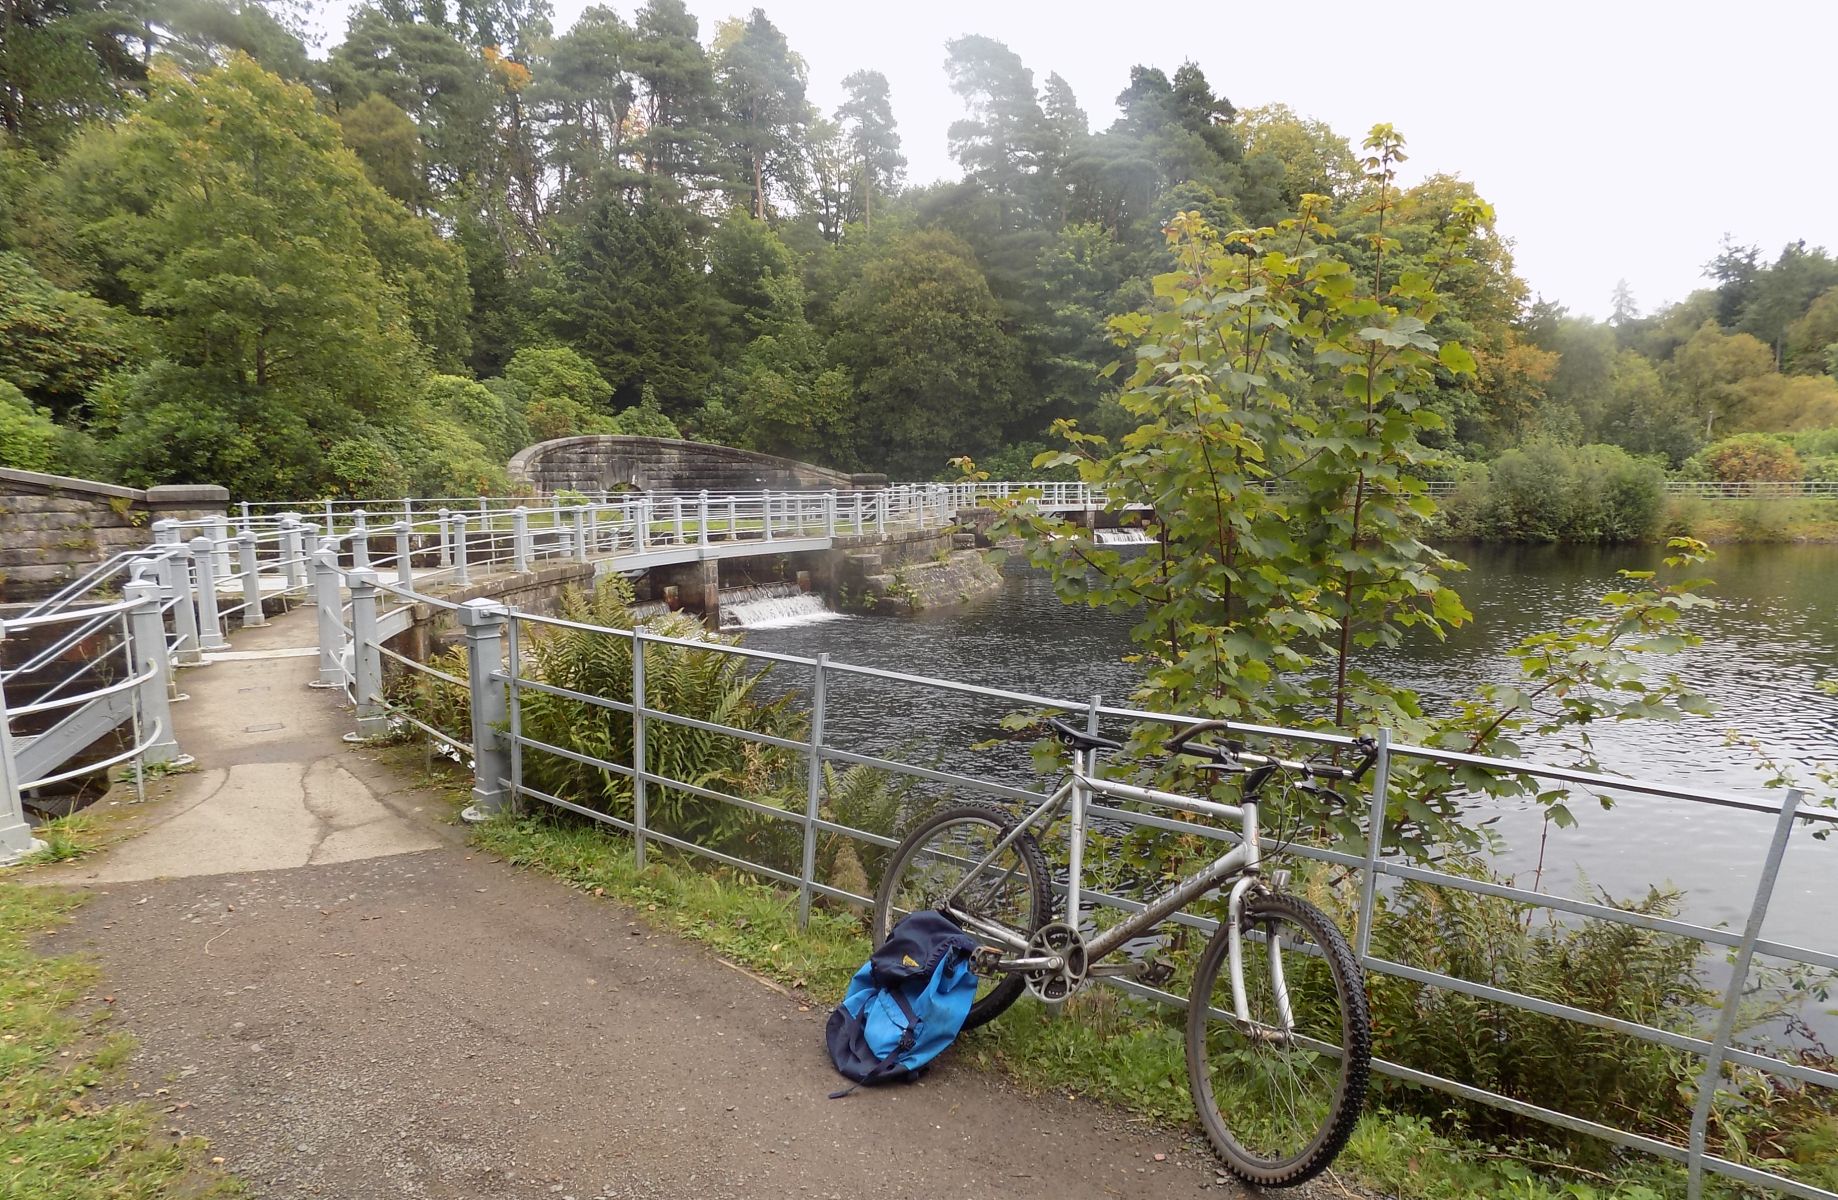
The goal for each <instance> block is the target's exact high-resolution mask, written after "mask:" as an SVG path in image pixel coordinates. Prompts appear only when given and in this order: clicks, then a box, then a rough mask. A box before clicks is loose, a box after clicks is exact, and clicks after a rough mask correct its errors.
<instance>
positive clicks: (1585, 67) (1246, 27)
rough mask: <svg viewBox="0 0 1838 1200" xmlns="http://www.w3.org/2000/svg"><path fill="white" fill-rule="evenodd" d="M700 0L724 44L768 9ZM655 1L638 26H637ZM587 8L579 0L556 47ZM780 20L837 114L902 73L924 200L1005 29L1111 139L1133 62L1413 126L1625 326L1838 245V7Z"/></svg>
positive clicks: (1549, 284) (1524, 249)
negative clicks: (966, 51)
mask: <svg viewBox="0 0 1838 1200" xmlns="http://www.w3.org/2000/svg"><path fill="white" fill-rule="evenodd" d="M687 2H688V5H689V8H690V9H691V11H693V12H694V13H696V15H697V16H698V17H699V18H700V19H701V22H702V37H703V41H704V43H705V44H706V42H707V41H708V39H709V37H710V35H711V34H712V32H713V29H714V25H715V23H716V22H717V21H719V20H720V19H722V18H724V17H729V16H736V15H742V14H744V12H745V11H746V10H747V9H748V8H750V7H752V5H751V4H750V3H748V2H747V0H687ZM637 4H638V0H615V2H614V7H615V8H617V9H618V11H619V12H620V13H621V14H622V15H624V16H626V17H627V18H628V19H629V18H630V17H631V16H632V14H633V12H634V11H635V10H636V7H637ZM584 6H585V3H584V0H556V13H555V26H556V28H557V29H558V30H560V29H566V28H567V27H568V25H569V24H571V23H572V22H573V20H574V18H575V17H576V16H577V15H578V14H579V12H580V10H581V9H582V8H583V7H584ZM760 7H763V8H764V9H765V10H766V14H767V16H769V17H770V18H771V19H772V20H773V22H774V23H775V24H777V25H778V26H779V28H780V29H782V30H784V32H785V35H786V37H787V38H788V39H789V41H790V42H791V46H792V49H794V50H796V51H797V52H798V53H800V54H802V55H803V56H804V58H805V61H806V62H807V63H809V65H810V80H811V99H812V101H813V102H814V103H815V104H817V105H818V106H819V107H820V108H822V109H823V110H824V111H825V112H829V111H832V110H834V108H835V107H836V105H837V104H838V103H839V102H840V100H841V86H840V84H841V80H842V78H843V76H845V75H847V74H848V73H849V72H851V71H854V70H857V69H860V68H864V67H867V68H874V69H876V70H879V71H881V72H883V73H884V74H885V75H886V76H887V78H888V81H889V83H890V84H891V85H892V90H893V103H894V115H895V117H896V118H897V119H898V121H899V125H900V133H901V136H902V138H903V139H904V143H905V152H906V156H907V159H908V160H909V163H910V166H909V168H908V171H909V175H910V177H911V179H913V180H914V181H920V182H923V181H928V180H931V179H934V178H938V177H940V176H950V177H955V176H956V175H957V170H956V164H955V163H954V162H952V160H951V158H950V156H949V154H948V153H947V152H946V148H945V130H946V128H947V127H948V126H949V125H950V123H951V122H952V121H953V120H955V119H956V118H957V117H958V116H960V115H962V105H961V104H960V102H959V101H958V99H957V97H956V96H954V95H952V94H951V91H950V89H949V87H948V86H947V85H946V81H945V74H944V53H945V52H944V43H945V41H946V40H947V39H949V38H951V37H954V36H956V35H958V34H961V33H981V34H985V35H987V36H989V37H993V38H996V39H998V40H1000V41H1002V42H1005V43H1007V44H1008V46H1009V47H1010V48H1012V49H1013V50H1014V51H1015V52H1016V53H1017V54H1019V55H1020V56H1021V59H1022V61H1023V62H1025V63H1026V64H1027V65H1028V67H1029V68H1031V69H1032V70H1033V72H1034V78H1035V83H1036V85H1037V86H1038V85H1040V84H1042V83H1044V82H1045V80H1046V77H1047V74H1048V72H1050V71H1057V72H1059V73H1060V74H1061V75H1062V76H1064V77H1065V78H1066V80H1067V81H1068V82H1069V83H1071V85H1072V87H1073V90H1074V91H1075V92H1076V93H1077V94H1078V97H1079V102H1080V104H1081V105H1082V106H1083V107H1084V109H1085V111H1086V112H1087V113H1088V114H1089V115H1090V117H1091V120H1092V124H1093V126H1094V127H1095V128H1098V129H1102V128H1104V127H1105V126H1107V125H1108V124H1109V123H1110V122H1111V120H1112V119H1114V117H1115V116H1116V107H1115V105H1114V103H1113V101H1114V99H1115V97H1116V95H1117V93H1118V92H1120V91H1121V90H1122V89H1123V87H1124V85H1125V84H1126V83H1127V82H1128V79H1129V69H1130V66H1131V65H1132V64H1135V63H1148V64H1152V65H1155V66H1159V67H1161V68H1163V69H1164V70H1166V71H1169V72H1172V71H1173V69H1174V68H1175V67H1177V66H1179V65H1180V63H1181V62H1182V61H1183V60H1184V59H1192V60H1193V61H1195V62H1197V63H1198V64H1199V65H1200V66H1201V68H1202V69H1204V70H1205V72H1206V77H1207V79H1208V80H1210V81H1211V82H1212V84H1213V86H1214V89H1215V90H1216V91H1219V92H1222V93H1223V94H1224V95H1225V96H1226V97H1227V98H1229V99H1230V100H1231V101H1232V103H1233V104H1235V105H1238V106H1239V107H1241V108H1243V107H1250V106H1253V105H1259V104H1269V103H1273V102H1281V103H1285V104H1288V105H1289V106H1290V107H1291V108H1293V109H1295V110H1296V111H1297V112H1299V113H1302V114H1304V115H1306V116H1313V117H1318V118H1320V119H1322V120H1325V121H1327V122H1328V123H1329V124H1330V125H1332V126H1333V127H1334V128H1335V130H1337V131H1338V132H1340V133H1341V134H1342V135H1344V136H1346V137H1347V138H1349V139H1350V140H1351V141H1352V142H1353V143H1354V144H1355V146H1357V144H1358V142H1359V139H1360V138H1361V136H1363V134H1364V133H1365V131H1366V130H1367V129H1368V128H1370V127H1371V126H1372V125H1373V124H1374V123H1376V122H1379V121H1389V122H1391V123H1392V124H1393V125H1395V126H1397V127H1398V129H1399V130H1401V131H1402V132H1403V133H1404V134H1405V136H1406V137H1407V138H1408V139H1409V142H1410V146H1409V153H1410V155H1411V161H1410V163H1409V164H1407V167H1406V171H1407V172H1409V173H1410V174H1409V176H1408V178H1411V179H1416V178H1421V177H1422V176H1423V175H1427V174H1432V173H1437V172H1446V173H1449V174H1455V175H1459V176H1461V177H1462V178H1464V179H1468V180H1471V181H1472V182H1473V183H1474V184H1475V185H1476V186H1477V187H1478V188H1479V190H1480V193H1481V195H1482V196H1484V197H1486V198H1487V199H1488V200H1490V201H1491V202H1492V203H1493V204H1494V206H1495V208H1496V209H1497V210H1498V212H1499V223H1500V228H1501V230H1502V231H1503V232H1504V233H1505V235H1506V236H1507V237H1509V238H1511V239H1512V240H1513V242H1514V244H1515V253H1516V256H1517V260H1518V266H1519V271H1520V273H1521V274H1522V275H1523V276H1524V277H1525V278H1526V279H1527V280H1528V281H1529V282H1530V284H1531V287H1532V289H1533V290H1534V291H1535V292H1538V293H1542V294H1543V295H1544V296H1545V297H1546V298H1548V299H1553V300H1557V301H1558V302H1560V303H1562V304H1565V305H1567V306H1569V307H1570V308H1571V309H1572V310H1574V311H1577V312H1581V313H1589V314H1593V315H1596V316H1605V315H1607V312H1608V309H1609V296H1610V293H1611V292H1612V291H1613V289H1614V285H1615V281H1616V280H1617V279H1622V278H1625V279H1627V281H1628V282H1629V284H1630V285H1631V286H1632V288H1633V291H1634V296H1635V299H1636V300H1637V301H1638V302H1639V304H1640V305H1641V307H1642V309H1643V310H1649V311H1650V310H1651V309H1653V308H1655V307H1658V306H1659V305H1661V304H1663V303H1665V302H1667V301H1671V300H1678V299H1681V298H1683V297H1684V296H1685V295H1686V294H1687V293H1688V292H1690V291H1691V290H1692V289H1693V288H1695V287H1698V286H1701V279H1700V271H1701V268H1702V266H1703V264H1704V263H1705V262H1706V261H1707V260H1708V259H1709V258H1710V257H1711V256H1712V255H1713V254H1715V253H1716V249H1717V243H1718V240H1719V239H1720V238H1721V237H1722V235H1723V234H1724V233H1725V232H1728V233H1730V234H1731V235H1733V236H1734V237H1735V238H1736V239H1737V240H1738V241H1740V242H1744V243H1749V242H1753V243H1758V244H1760V245H1761V247H1762V249H1763V252H1764V255H1765V256H1766V257H1767V258H1769V259H1772V258H1773V257H1774V255H1776V254H1777V253H1778V252H1779V250H1780V247H1781V246H1782V245H1783V244H1784V243H1785V242H1787V241H1788V240H1790V239H1794V238H1804V239H1805V240H1806V241H1807V242H1808V244H1810V245H1825V246H1827V247H1830V248H1833V249H1838V121H1835V120H1834V118H1835V117H1838V100H1835V98H1834V92H1835V89H1834V79H1835V77H1838V76H1835V73H1834V69H1833V61H1834V60H1833V57H1832V56H1833V53H1834V49H1835V48H1838V0H1798V2H1797V3H1796V2H1793V0H1741V2H1731V0H1723V2H1722V3H1717V4H1712V3H1705V2H1701V0H1671V2H1632V0H1594V2H1593V3H1574V2H1571V0H1516V2H1514V3H1510V4H1500V3H1495V2H1493V0H1469V3H1466V4H1461V3H1454V4H1422V5H1416V4H1412V5H1395V4H1379V3H1373V2H1372V0H1365V2H1363V3H1358V4H1354V3H1342V2H1340V0H1314V2H1312V3H1305V4H1293V3H1275V2H1270V3H1264V4H1257V5H1246V4H1233V3H1228V2H1223V0H1197V2H1189V3H1179V2H1176V3H1153V4H1143V3H1133V2H1131V0H1106V2H1103V3H1091V2H1087V0H1058V2H1056V3H1045V2H1039V0H981V2H980V3H972V2H968V0H907V2H903V3H899V4H887V3H861V2H859V0H857V2H855V3H839V2H836V0H761V4H760ZM1369 31H1380V32H1369Z"/></svg>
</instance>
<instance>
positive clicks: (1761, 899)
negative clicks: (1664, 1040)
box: [1685, 788, 1802, 1200]
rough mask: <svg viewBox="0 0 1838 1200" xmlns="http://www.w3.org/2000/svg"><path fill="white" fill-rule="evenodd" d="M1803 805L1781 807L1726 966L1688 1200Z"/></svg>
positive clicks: (1700, 1188)
mask: <svg viewBox="0 0 1838 1200" xmlns="http://www.w3.org/2000/svg"><path fill="white" fill-rule="evenodd" d="M1801 799H1802V793H1801V792H1800V789H1798V788H1793V789H1792V790H1790V791H1789V792H1788V793H1787V798H1786V799H1785V800H1784V801H1782V803H1781V815H1780V819H1779V820H1777V821H1775V823H1774V840H1773V841H1771V842H1769V843H1768V855H1767V857H1766V858H1765V859H1763V860H1762V865H1761V879H1760V880H1759V881H1758V882H1757V883H1756V884H1755V903H1754V904H1752V905H1750V906H1749V918H1748V920H1747V921H1746V922H1745V923H1744V924H1743V927H1742V944H1741V945H1740V946H1739V947H1737V950H1736V961H1735V962H1734V963H1732V964H1731V966H1730V981H1729V987H1728V988H1726V989H1725V990H1724V993H1723V1009H1722V1011H1721V1012H1720V1013H1718V1015H1717V1031H1716V1034H1715V1036H1713V1037H1712V1038H1711V1040H1710V1041H1711V1049H1710V1052H1709V1053H1708V1054H1706V1055H1705V1056H1704V1073H1703V1074H1702V1075H1700V1076H1699V1077H1698V1096H1697V1102H1696V1103H1695V1104H1693V1105H1692V1108H1691V1137H1690V1140H1689V1142H1688V1143H1687V1147H1686V1157H1685V1169H1686V1172H1687V1173H1686V1176H1685V1195H1686V1197H1687V1200H1698V1198H1699V1197H1700V1196H1702V1195H1703V1194H1704V1135H1705V1131H1706V1130H1707V1129H1709V1127H1710V1110H1711V1108H1712V1106H1713V1105H1714V1104H1715V1103H1716V1098H1717V1084H1718V1083H1719V1082H1720V1081H1721V1080H1722V1078H1723V1058H1724V1055H1725V1054H1726V1053H1727V1052H1728V1050H1729V1045H1730V1038H1731V1037H1732V1036H1733V1035H1734V1034H1735V1032H1736V1015H1737V1014H1736V1009H1737V1007H1738V1006H1739V1005H1740V1004H1741V1002H1742V989H1743V987H1744V985H1745V984H1747V982H1748V977H1749V961H1750V960H1751V959H1753V958H1754V957H1755V942H1756V940H1757V939H1758V938H1760V937H1761V927H1762V923H1763V922H1764V921H1765V920H1766V919H1767V916H1768V902H1769V901H1770V900H1771V899H1772V898H1773V896H1774V881H1775V880H1776V879H1777V878H1778V877H1779V876H1780V873H1781V859H1782V858H1783V857H1785V855H1786V853H1787V840H1788V838H1789V837H1790V836H1791V835H1792V833H1793V819H1794V814H1795V813H1796V812H1797V811H1798V810H1799V807H1800V800H1801Z"/></svg>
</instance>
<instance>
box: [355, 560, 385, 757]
mask: <svg viewBox="0 0 1838 1200" xmlns="http://www.w3.org/2000/svg"><path fill="white" fill-rule="evenodd" d="M348 584H349V586H350V589H351V679H352V694H351V700H352V703H353V704H355V705H356V707H357V731H356V732H355V733H347V734H346V735H345V740H346V741H348V742H361V741H363V740H365V739H366V738H373V737H376V736H378V735H379V734H382V733H383V732H385V731H386V730H387V728H388V725H387V723H386V722H385V721H384V719H383V655H382V654H381V653H380V652H379V651H378V650H377V645H378V642H377V575H376V572H375V571H370V570H366V569H364V568H361V567H360V568H357V569H355V570H353V571H352V572H351V575H350V578H349V580H348Z"/></svg>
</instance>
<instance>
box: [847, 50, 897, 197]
mask: <svg viewBox="0 0 1838 1200" xmlns="http://www.w3.org/2000/svg"><path fill="white" fill-rule="evenodd" d="M842 87H843V91H844V92H846V93H848V99H847V100H845V101H843V103H842V105H841V106H840V107H839V108H837V110H836V120H837V121H838V122H840V123H841V125H842V132H843V137H844V139H845V141H846V143H847V145H848V148H849V158H850V170H849V174H848V178H849V179H850V181H851V186H850V188H849V206H848V210H847V217H846V218H845V219H847V220H854V219H855V218H856V217H857V216H859V217H860V218H861V222H862V227H863V228H864V229H867V230H870V231H872V230H873V229H874V198H875V196H877V195H881V196H887V195H891V194H892V193H893V192H895V191H896V190H898V188H899V186H900V181H901V179H902V177H903V176H904V175H905V174H906V156H905V155H903V154H901V153H900V134H899V131H898V130H897V129H896V128H895V125H894V119H893V101H892V98H891V95H890V92H889V90H888V87H887V76H885V75H883V74H881V73H880V72H879V71H856V72H855V73H853V74H851V75H849V76H847V77H845V78H844V79H843V81H842Z"/></svg>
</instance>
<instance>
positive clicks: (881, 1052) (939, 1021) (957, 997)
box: [824, 912, 977, 1100]
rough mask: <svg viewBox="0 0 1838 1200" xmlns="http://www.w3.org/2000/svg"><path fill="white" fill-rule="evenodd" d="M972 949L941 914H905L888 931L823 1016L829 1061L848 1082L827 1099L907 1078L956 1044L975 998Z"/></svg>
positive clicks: (961, 932) (960, 930)
mask: <svg viewBox="0 0 1838 1200" xmlns="http://www.w3.org/2000/svg"><path fill="white" fill-rule="evenodd" d="M976 946H977V944H976V942H975V940H973V939H972V938H970V937H969V936H968V935H967V934H965V933H964V931H963V930H962V929H959V928H958V927H957V924H956V923H955V922H954V921H952V920H951V919H950V918H949V917H946V916H944V915H943V914H942V913H936V912H916V913H913V914H912V915H910V916H908V917H906V918H905V919H903V920H902V921H900V923H899V924H897V925H895V926H894V927H893V929H892V930H891V931H889V933H888V935H887V941H886V942H885V943H883V944H882V946H881V948H880V949H879V950H876V951H875V952H874V954H873V955H871V956H870V957H869V959H868V961H867V962H865V963H863V964H862V967H861V970H859V971H857V972H856V973H855V977H854V978H853V979H851V980H849V992H848V994H847V995H846V996H844V997H843V1000H842V1003H841V1004H840V1005H839V1006H837V1009H836V1011H835V1012H833V1013H831V1014H830V1023H829V1028H828V1029H827V1031H826V1032H825V1035H824V1036H825V1040H826V1041H827V1042H828V1043H829V1047H830V1058H831V1060H832V1061H834V1062H835V1064H836V1069H837V1070H838V1071H841V1072H842V1073H843V1074H844V1075H846V1076H848V1077H849V1078H850V1079H853V1080H854V1081H855V1082H854V1083H853V1084H850V1085H849V1086H848V1087H846V1088H844V1089H843V1090H841V1091H840V1092H832V1093H830V1099H832V1100H835V1099H838V1098H839V1097H842V1096H846V1095H848V1094H849V1093H850V1092H852V1091H854V1090H855V1089H856V1087H858V1086H859V1085H861V1084H864V1083H865V1084H870V1085H873V1084H880V1083H892V1082H894V1081H895V1080H901V1079H911V1078H912V1077H913V1076H915V1075H917V1074H918V1073H919V1072H920V1071H921V1070H922V1069H923V1068H924V1067H925V1065H926V1064H927V1063H929V1062H931V1061H932V1060H933V1059H934V1058H936V1057H938V1054H939V1052H940V1051H942V1050H943V1049H944V1048H945V1047H946V1046H949V1045H950V1044H951V1043H952V1042H953V1041H955V1040H956V1038H957V1035H958V1033H959V1032H960V1031H961V1030H962V1029H963V1027H964V1018H965V1017H966V1016H968V1015H969V1013H970V1004H971V1002H972V1001H974V1000H975V999H976V988H977V978H976V975H975V974H974V973H973V972H972V971H971V969H970V955H971V953H972V952H973V951H974V950H975V949H976Z"/></svg>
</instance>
